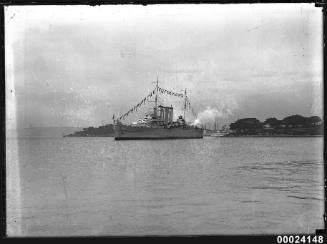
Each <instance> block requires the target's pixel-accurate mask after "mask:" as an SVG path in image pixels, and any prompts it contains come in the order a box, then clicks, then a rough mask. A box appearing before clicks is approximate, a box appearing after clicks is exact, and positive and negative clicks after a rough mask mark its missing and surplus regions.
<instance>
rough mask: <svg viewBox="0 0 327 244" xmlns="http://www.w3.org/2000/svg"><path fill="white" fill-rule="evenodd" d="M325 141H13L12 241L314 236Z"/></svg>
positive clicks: (10, 171) (10, 165) (10, 148)
mask: <svg viewBox="0 0 327 244" xmlns="http://www.w3.org/2000/svg"><path fill="white" fill-rule="evenodd" d="M322 152H323V138H210V137H207V138H204V139H203V140H201V139H196V140H163V141H157V140H154V141H114V140H113V138H48V139H47V138H46V139H44V138H43V139H38V138H35V139H7V174H8V175H7V190H8V193H7V199H8V203H7V205H8V206H7V207H8V209H7V212H8V217H9V220H8V233H9V234H11V235H27V236H39V235H41V236H54V235H64V236H71V235H78V236H83V235H172V234H173V235H183V234H263V233H313V232H314V231H315V229H317V228H323V216H322V215H323V155H322Z"/></svg>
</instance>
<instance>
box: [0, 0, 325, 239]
mask: <svg viewBox="0 0 327 244" xmlns="http://www.w3.org/2000/svg"><path fill="white" fill-rule="evenodd" d="M209 3H212V4H241V3H252V4H254V3H257V4H258V3H261V4H264V3H315V6H316V7H319V8H322V12H323V54H324V55H323V61H324V62H323V64H324V71H323V76H324V77H323V79H324V85H323V87H324V88H323V89H324V96H323V101H324V115H323V117H324V121H326V118H327V116H326V106H325V94H326V85H325V84H326V83H325V80H326V78H325V77H326V66H327V65H326V62H325V60H326V46H325V45H326V33H325V27H326V24H325V20H326V3H325V2H324V0H316V1H301V0H289V1H285V0H284V1H283V0H275V1H273V0H270V1H269V0H268V1H267V0H266V1H265V0H263V1H260V0H246V1H241V0H234V1H233V0H220V1H217V0H202V1H195V0H189V1H187V0H171V1H169V0H130V1H128V0H112V1H108V0H107V1H105V0H66V1H65V0H0V64H1V66H0V81H1V84H0V86H1V89H0V99H1V106H0V115H1V116H0V118H1V130H0V131H1V135H0V139H1V149H0V153H1V160H0V162H1V166H0V167H1V173H0V180H1V204H0V208H1V211H0V217H1V223H0V231H1V237H2V238H1V239H5V240H21V239H23V240H31V241H37V240H40V241H47V240H51V239H52V240H55V241H56V240H59V241H60V240H64V239H66V240H69V241H73V240H78V241H81V240H111V239H119V240H134V241H145V240H149V239H151V240H152V241H153V240H159V239H161V240H164V241H165V240H169V239H172V238H174V239H176V240H184V241H191V240H215V241H217V240H219V241H223V242H226V241H240V242H250V243H277V235H194V236H193V235H187V236H142V237H137V236H108V237H105V236H101V237H96V236H89V237H78V236H77V237H45V238H43V237H26V238H16V237H15V238H13V237H10V238H9V237H7V236H6V163H5V162H6V135H5V131H6V130H5V128H6V122H5V26H4V7H5V6H14V5H90V6H96V5H104V4H110V5H113V4H136V5H150V4H209ZM324 126H325V127H324V131H325V132H326V123H324ZM326 155H327V152H326V144H325V141H324V193H325V194H324V203H325V205H324V215H323V218H324V229H317V230H316V233H315V234H316V235H323V236H324V242H327V240H326V238H327V232H326V226H327V215H326V196H327V187H326V175H327V167H326V164H325V159H326ZM281 235H283V234H282V233H281ZM300 236H302V235H300ZM311 236H312V237H313V236H314V233H313V234H311Z"/></svg>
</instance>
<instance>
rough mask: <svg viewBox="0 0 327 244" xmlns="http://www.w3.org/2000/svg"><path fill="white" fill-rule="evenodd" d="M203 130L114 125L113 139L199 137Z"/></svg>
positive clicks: (201, 136)
mask: <svg viewBox="0 0 327 244" xmlns="http://www.w3.org/2000/svg"><path fill="white" fill-rule="evenodd" d="M201 138H203V130H202V129H200V128H194V127H185V128H183V127H177V128H153V127H141V126H126V125H118V126H115V140H163V139H201Z"/></svg>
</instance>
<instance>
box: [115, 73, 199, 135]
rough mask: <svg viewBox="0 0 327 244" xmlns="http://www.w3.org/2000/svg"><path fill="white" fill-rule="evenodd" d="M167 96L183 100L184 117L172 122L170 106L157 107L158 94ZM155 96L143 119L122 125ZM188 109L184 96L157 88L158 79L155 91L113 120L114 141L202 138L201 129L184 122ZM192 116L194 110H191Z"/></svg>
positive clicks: (171, 108)
mask: <svg viewBox="0 0 327 244" xmlns="http://www.w3.org/2000/svg"><path fill="white" fill-rule="evenodd" d="M159 92H160V93H163V94H168V95H172V96H177V97H181V98H184V115H183V116H182V115H179V116H178V119H177V120H176V121H173V114H174V113H173V111H174V108H173V107H172V106H170V107H169V106H163V105H158V94H159ZM152 96H155V99H154V101H153V102H154V107H153V110H152V111H151V112H150V113H148V114H146V115H145V117H144V118H141V119H138V120H137V121H136V122H133V123H132V124H129V125H126V124H123V123H122V120H123V119H125V118H126V117H127V116H128V115H129V114H130V113H132V112H134V111H137V109H138V108H139V107H140V106H142V105H143V104H144V103H145V102H146V101H149V98H150V97H152ZM187 108H190V109H191V107H190V101H189V99H188V97H187V94H186V89H185V90H184V93H176V92H172V91H168V90H166V89H163V88H161V87H159V85H158V79H157V82H156V87H155V89H154V90H153V91H152V92H151V93H150V94H149V95H148V96H147V97H145V98H144V99H143V100H142V101H141V102H140V103H139V104H137V105H136V106H135V107H133V108H132V109H130V110H129V111H128V112H126V113H125V114H123V115H121V116H120V117H119V118H117V119H115V118H114V117H113V119H114V133H115V140H138V139H139V140H145V139H195V138H203V129H202V128H198V127H197V126H195V125H189V124H187V123H186V120H185V110H186V109H187ZM192 112H193V114H194V110H193V109H192Z"/></svg>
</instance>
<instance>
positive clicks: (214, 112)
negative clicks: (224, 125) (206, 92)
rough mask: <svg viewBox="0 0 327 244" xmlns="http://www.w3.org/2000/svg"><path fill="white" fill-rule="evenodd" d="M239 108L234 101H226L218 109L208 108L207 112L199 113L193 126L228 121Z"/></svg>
mask: <svg viewBox="0 0 327 244" xmlns="http://www.w3.org/2000/svg"><path fill="white" fill-rule="evenodd" d="M237 108H238V104H237V103H236V101H235V100H234V99H226V100H225V102H224V103H223V102H221V103H220V104H219V106H217V107H210V106H208V107H207V108H206V109H205V110H203V111H201V112H199V113H198V116H197V118H196V119H195V120H194V122H193V123H192V125H204V124H206V123H213V122H214V121H215V119H226V118H228V117H229V116H231V115H233V111H234V110H235V109H237Z"/></svg>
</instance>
